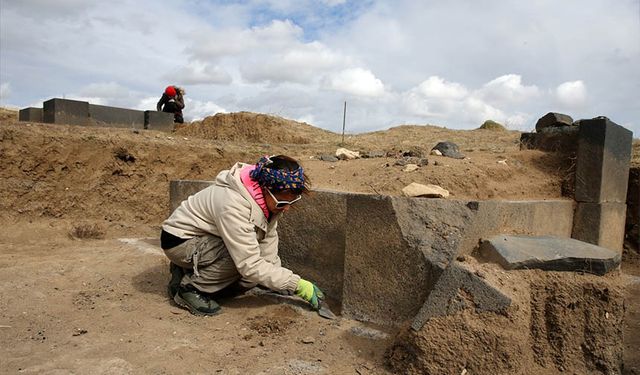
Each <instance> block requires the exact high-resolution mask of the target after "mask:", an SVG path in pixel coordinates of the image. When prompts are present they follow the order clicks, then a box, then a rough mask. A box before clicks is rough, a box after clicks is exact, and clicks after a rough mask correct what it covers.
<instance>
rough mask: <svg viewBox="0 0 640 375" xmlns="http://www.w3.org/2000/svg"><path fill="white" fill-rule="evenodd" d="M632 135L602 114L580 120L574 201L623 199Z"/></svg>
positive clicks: (599, 201)
mask: <svg viewBox="0 0 640 375" xmlns="http://www.w3.org/2000/svg"><path fill="white" fill-rule="evenodd" d="M632 136H633V133H632V132H631V131H629V130H627V129H625V128H624V127H622V126H620V125H618V124H616V123H614V122H612V121H610V120H609V119H607V118H605V117H597V118H595V119H591V120H583V121H581V122H580V132H579V141H578V155H577V156H578V159H577V162H576V190H575V199H576V201H578V202H587V203H606V202H616V203H624V202H626V199H627V183H628V179H629V162H630V159H631V143H632V140H633V138H632Z"/></svg>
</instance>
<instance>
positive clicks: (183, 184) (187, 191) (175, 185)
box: [169, 180, 213, 212]
mask: <svg viewBox="0 0 640 375" xmlns="http://www.w3.org/2000/svg"><path fill="white" fill-rule="evenodd" d="M211 185H213V181H202V180H174V181H171V182H169V207H170V208H171V212H173V211H174V210H175V209H176V208H178V206H179V205H180V203H182V201H183V200H185V199H187V198H189V196H190V195H193V194H195V193H197V192H199V191H200V190H202V189H205V188H208V187H209V186H211Z"/></svg>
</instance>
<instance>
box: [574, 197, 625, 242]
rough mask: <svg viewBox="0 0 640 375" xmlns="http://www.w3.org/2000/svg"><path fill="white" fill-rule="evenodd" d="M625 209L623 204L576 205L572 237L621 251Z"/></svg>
mask: <svg viewBox="0 0 640 375" xmlns="http://www.w3.org/2000/svg"><path fill="white" fill-rule="evenodd" d="M626 209H627V205H626V204H624V203H578V206H577V208H576V214H575V219H574V225H573V235H572V237H573V238H575V239H577V240H580V241H584V242H589V243H592V244H594V245H598V246H602V247H605V248H607V249H611V250H615V251H618V252H620V251H622V244H623V241H624V230H625V218H626V216H625V213H626Z"/></svg>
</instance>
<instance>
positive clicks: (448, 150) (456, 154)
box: [431, 141, 464, 159]
mask: <svg viewBox="0 0 640 375" xmlns="http://www.w3.org/2000/svg"><path fill="white" fill-rule="evenodd" d="M433 150H438V151H440V152H441V153H442V156H446V157H449V158H454V159H464V154H462V153H461V152H460V149H459V148H458V145H457V144H455V143H453V142H449V141H446V142H439V143H438V144H437V145H435V147H433V148H432V149H431V151H433Z"/></svg>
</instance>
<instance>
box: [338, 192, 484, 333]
mask: <svg viewBox="0 0 640 375" xmlns="http://www.w3.org/2000/svg"><path fill="white" fill-rule="evenodd" d="M470 220H471V217H470V210H469V209H468V208H467V207H466V206H465V204H464V202H451V201H446V200H440V199H437V200H428V199H413V198H399V197H394V198H392V197H381V196H369V195H353V196H350V197H348V199H347V225H346V228H347V232H346V247H345V248H346V253H345V277H344V297H343V313H344V315H346V316H349V317H352V318H355V319H358V320H364V321H370V322H375V323H379V324H386V325H396V324H400V323H401V322H402V321H405V320H407V319H410V318H412V317H413V316H414V315H415V314H416V313H417V312H418V311H419V309H420V307H421V306H422V304H423V303H424V300H425V299H426V297H427V295H428V294H429V292H430V290H431V288H432V287H433V285H435V282H436V281H437V279H438V278H439V276H440V275H441V273H442V271H443V270H444V268H446V266H447V265H448V264H449V262H450V261H451V260H452V259H453V257H454V256H455V252H456V247H457V245H458V244H459V242H460V239H461V236H462V233H463V231H464V228H465V227H466V225H467V224H468V222H469V221H470Z"/></svg>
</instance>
